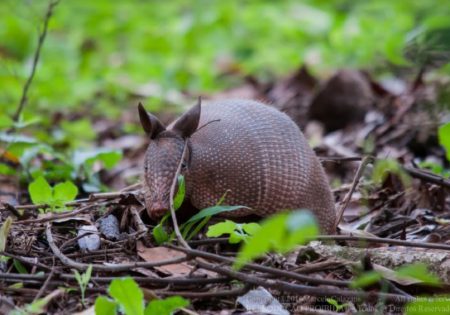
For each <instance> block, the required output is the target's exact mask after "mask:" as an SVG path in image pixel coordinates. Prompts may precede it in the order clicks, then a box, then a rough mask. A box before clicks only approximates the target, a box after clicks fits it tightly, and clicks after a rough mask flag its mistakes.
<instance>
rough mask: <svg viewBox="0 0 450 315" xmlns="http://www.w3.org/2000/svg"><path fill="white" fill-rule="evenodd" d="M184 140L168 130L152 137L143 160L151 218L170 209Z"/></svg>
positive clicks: (146, 194)
mask: <svg viewBox="0 0 450 315" xmlns="http://www.w3.org/2000/svg"><path fill="white" fill-rule="evenodd" d="M183 147H184V140H183V139H182V138H181V137H176V136H173V135H171V134H170V133H168V132H165V133H162V134H161V135H160V136H158V137H157V138H156V139H152V141H150V144H149V146H148V149H147V153H146V158H145V161H144V182H145V185H144V187H145V189H146V192H145V204H146V208H147V213H148V215H149V216H150V217H151V218H152V219H158V218H160V217H162V216H163V215H164V214H165V213H167V211H168V210H169V209H170V190H171V187H172V183H173V181H174V177H175V174H176V172H177V168H178V165H179V162H180V159H181V156H182V153H183Z"/></svg>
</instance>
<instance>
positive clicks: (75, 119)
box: [0, 0, 450, 191]
mask: <svg viewBox="0 0 450 315" xmlns="http://www.w3.org/2000/svg"><path fill="white" fill-rule="evenodd" d="M47 7H48V2H47V1H43V0H39V1H31V0H20V1H18V0H2V1H1V2H0V12H1V18H0V39H1V40H0V58H1V60H0V86H1V89H0V128H2V129H1V130H2V131H8V132H2V134H1V137H0V141H2V142H1V143H2V146H3V148H4V149H3V160H6V159H7V161H6V162H5V161H3V162H2V164H0V171H1V172H2V173H4V174H8V173H15V172H16V171H17V169H16V168H15V166H12V165H11V164H14V163H18V164H19V165H20V168H21V173H20V174H21V175H22V177H24V178H29V177H30V176H31V177H36V176H37V175H39V174H44V175H45V176H46V177H47V178H48V179H50V180H62V179H66V178H71V179H72V180H78V181H80V182H83V183H84V185H85V187H84V188H85V189H86V191H89V190H90V191H96V190H99V189H101V181H99V180H98V178H97V179H96V178H88V177H92V176H91V174H88V173H93V170H99V169H100V168H101V167H100V166H96V165H97V164H96V161H97V160H100V161H101V162H102V163H103V164H102V165H103V167H105V165H106V166H107V168H108V167H112V166H114V165H116V163H117V162H118V161H119V160H120V159H121V157H122V154H123V152H124V150H127V149H130V148H129V147H128V146H130V143H140V142H139V141H140V140H139V139H140V138H133V135H141V134H142V133H141V130H140V127H139V126H138V124H137V117H136V116H137V115H136V112H135V111H136V109H135V108H136V104H137V101H138V100H141V101H143V102H144V104H145V105H146V107H147V108H148V109H149V110H151V111H153V112H162V113H161V116H162V119H163V120H167V119H169V118H170V117H172V116H170V115H171V114H170V113H177V112H180V111H182V110H183V109H184V108H186V107H185V106H187V105H190V104H192V103H193V101H194V100H195V98H196V97H197V96H198V95H204V96H206V97H208V96H214V95H220V93H224V91H228V90H232V89H236V88H239V87H242V86H244V85H248V84H251V85H253V86H258V87H259V91H267V90H268V89H270V87H271V86H272V87H273V86H274V85H276V83H277V82H279V80H282V79H283V78H286V77H289V76H291V75H293V74H295V73H297V71H300V70H299V69H300V67H301V66H307V69H308V71H307V75H309V76H311V77H314V79H317V80H324V79H326V78H329V77H330V76H331V75H332V74H333V73H334V72H335V71H336V70H337V69H342V68H345V69H362V70H364V71H365V73H367V74H370V77H371V78H372V79H373V80H380V81H382V82H388V83H387V85H390V86H388V87H386V88H387V89H388V90H389V89H390V90H391V91H394V92H395V91H397V92H398V91H400V92H401V91H404V90H405V88H404V87H403V88H402V86H404V85H406V84H405V82H406V81H407V80H414V78H416V77H417V75H418V73H420V72H421V71H424V69H425V70H426V73H427V75H429V76H431V77H432V78H433V77H438V78H440V79H442V80H444V81H445V80H446V78H448V75H449V74H450V65H449V63H448V57H449V54H448V51H449V47H450V31H449V30H450V18H449V16H450V3H449V2H448V0H432V1H419V0H416V1H401V0H378V1H347V0H334V1H295V0H282V1H264V0H261V1H256V0H255V1H218V0H203V1H202V0H199V1H185V0H173V1H141V0H129V1H110V0H96V1H85V0H77V1H74V0H62V1H60V2H59V3H58V5H57V6H56V7H55V9H54V12H53V16H52V18H51V20H50V23H49V31H48V34H47V37H46V39H45V42H44V45H43V48H42V51H41V56H40V62H39V64H38V67H37V69H36V75H35V77H34V80H33V82H32V85H31V88H30V90H29V93H28V101H27V104H26V106H25V108H24V110H23V112H22V115H21V117H20V119H19V120H18V121H15V122H14V121H12V119H11V117H12V116H13V115H14V113H15V112H16V110H17V106H18V104H19V101H20V98H21V94H22V89H23V86H24V82H25V81H26V79H27V78H28V77H29V74H30V71H31V67H32V60H33V55H34V52H35V50H36V46H37V43H38V36H39V32H40V30H42V25H43V21H44V17H45V15H46V12H47ZM303 70H305V68H304V69H303ZM408 82H409V81H408ZM385 85H386V84H385ZM398 86H400V88H398ZM261 87H262V88H261ZM219 92H220V93H219ZM244 94H245V93H244ZM247 94H248V93H247ZM250 94H251V93H250ZM275 94H276V93H275ZM447 94H448V93H447ZM267 95H268V94H266V95H265V96H266V97H267ZM272 95H274V94H273V93H272ZM447 100H448V99H447ZM274 101H276V97H274ZM183 106H184V107H183ZM165 113H169V114H167V115H168V116H164V115H165ZM164 117H166V118H164ZM11 128H13V129H14V131H15V133H14V137H13V138H11V137H12V134H11ZM124 135H127V136H128V138H124V137H123V136H124ZM111 139H116V140H117V139H121V140H122V142H123V143H119V141H115V142H109V143H108V141H109V140H111ZM107 140H108V141H107ZM133 141H134V142H133ZM99 147H101V149H99ZM107 148H109V149H107ZM80 150H81V151H80ZM6 153H8V155H7V157H5V156H6ZM37 156H40V157H41V158H40V159H38V161H39V162H36V157H37ZM42 156H44V158H42ZM68 161H70V163H69V162H68ZM66 164H70V165H66ZM55 165H56V166H55ZM86 165H87V166H86ZM127 166H129V165H126V164H124V165H123V167H122V170H125V169H126V168H127ZM82 167H85V168H87V170H88V171H86V172H85V173H83V171H81V170H80V169H81V168H82ZM96 167H97V168H96ZM80 174H84V175H83V176H80Z"/></svg>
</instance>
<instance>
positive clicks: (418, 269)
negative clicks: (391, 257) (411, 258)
mask: <svg viewBox="0 0 450 315" xmlns="http://www.w3.org/2000/svg"><path fill="white" fill-rule="evenodd" d="M395 273H396V274H397V276H399V277H406V278H413V279H417V280H420V281H423V282H424V283H426V284H428V285H440V284H441V281H440V280H439V278H438V277H437V276H435V275H433V274H431V273H430V272H429V271H428V269H427V266H426V265H425V264H423V263H416V264H411V265H407V266H404V267H400V268H399V269H398V270H396V272H395Z"/></svg>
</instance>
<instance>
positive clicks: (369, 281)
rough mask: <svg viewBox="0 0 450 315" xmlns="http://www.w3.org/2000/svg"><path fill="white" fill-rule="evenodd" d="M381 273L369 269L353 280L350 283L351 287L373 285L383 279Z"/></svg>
mask: <svg viewBox="0 0 450 315" xmlns="http://www.w3.org/2000/svg"><path fill="white" fill-rule="evenodd" d="M381 278H382V277H381V275H380V274H379V273H378V272H376V271H367V272H364V273H363V274H362V275H360V276H359V277H357V278H356V279H354V280H352V282H351V283H350V287H351V288H365V287H368V286H370V285H373V284H375V283H377V282H379V281H380V280H381Z"/></svg>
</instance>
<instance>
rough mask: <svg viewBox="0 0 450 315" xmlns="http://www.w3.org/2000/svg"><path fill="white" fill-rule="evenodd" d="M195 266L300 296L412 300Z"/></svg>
mask: <svg viewBox="0 0 450 315" xmlns="http://www.w3.org/2000/svg"><path fill="white" fill-rule="evenodd" d="M197 264H198V265H199V266H200V267H201V268H204V269H207V270H211V271H214V272H217V273H220V274H222V275H225V276H228V277H231V278H234V279H237V280H240V281H243V282H245V283H250V284H253V285H258V286H262V287H265V288H270V289H275V290H280V291H285V292H292V293H296V294H300V295H312V296H324V297H340V298H359V299H363V300H370V299H373V298H377V299H379V298H384V299H385V300H386V301H388V302H396V303H401V304H403V303H406V302H409V301H412V299H410V298H408V297H405V296H402V295H398V294H391V293H375V292H363V291H354V290H346V289H342V288H341V289H339V290H336V288H325V287H312V286H307V285H300V284H292V283H289V282H286V281H280V280H272V279H261V278H257V277H254V276H252V275H250V274H246V273H242V272H238V271H234V270H231V269H229V268H225V267H220V266H217V265H212V264H209V263H206V262H203V261H197Z"/></svg>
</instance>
